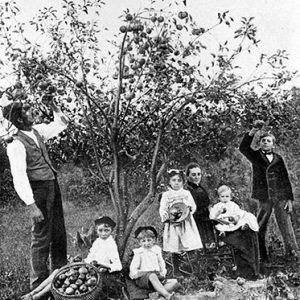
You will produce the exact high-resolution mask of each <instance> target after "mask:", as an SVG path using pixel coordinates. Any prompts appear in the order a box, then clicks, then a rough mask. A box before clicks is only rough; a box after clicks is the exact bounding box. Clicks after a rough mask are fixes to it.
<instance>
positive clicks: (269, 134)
mask: <svg viewBox="0 0 300 300" xmlns="http://www.w3.org/2000/svg"><path fill="white" fill-rule="evenodd" d="M266 136H269V137H271V138H272V140H273V143H274V144H275V142H276V138H275V136H274V134H273V133H271V132H269V131H268V132H263V133H262V134H261V135H260V136H259V141H261V139H263V138H264V137H266Z"/></svg>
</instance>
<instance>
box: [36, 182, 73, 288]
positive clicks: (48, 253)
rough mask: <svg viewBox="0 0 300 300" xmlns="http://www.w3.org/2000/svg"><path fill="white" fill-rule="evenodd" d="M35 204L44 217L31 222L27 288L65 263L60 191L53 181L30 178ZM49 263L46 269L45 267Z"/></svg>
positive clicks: (40, 281) (64, 238)
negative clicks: (39, 220)
mask: <svg viewBox="0 0 300 300" xmlns="http://www.w3.org/2000/svg"><path fill="white" fill-rule="evenodd" d="M30 184H31V188H32V191H33V195H34V199H35V203H36V205H37V207H38V208H39V209H40V210H41V212H42V213H43V215H44V220H43V221H41V222H39V223H34V224H32V229H31V272H30V288H31V289H32V290H33V289H35V288H36V287H37V286H38V285H39V284H40V283H42V282H43V281H44V280H45V279H46V278H47V277H48V276H49V274H50V273H51V272H52V271H53V270H55V269H57V268H60V267H62V266H64V265H65V264H66V263H67V238H66V229H65V222H64V214H63V207H62V201H61V193H60V189H59V185H58V182H57V180H48V181H34V182H33V181H32V182H31V183H30ZM48 266H49V268H48Z"/></svg>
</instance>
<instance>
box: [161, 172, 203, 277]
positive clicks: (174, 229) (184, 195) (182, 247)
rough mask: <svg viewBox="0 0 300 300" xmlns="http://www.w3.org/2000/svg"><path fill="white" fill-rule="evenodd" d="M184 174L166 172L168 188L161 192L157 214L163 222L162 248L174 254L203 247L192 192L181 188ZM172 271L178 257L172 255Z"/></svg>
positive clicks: (175, 267)
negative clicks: (195, 218) (195, 217)
mask: <svg viewBox="0 0 300 300" xmlns="http://www.w3.org/2000/svg"><path fill="white" fill-rule="evenodd" d="M183 180H184V175H183V173H182V172H180V171H179V170H174V169H173V170H170V171H169V172H168V184H169V187H170V189H169V190H168V191H166V192H164V193H162V198H161V201H160V208H159V214H160V217H161V221H162V222H163V223H164V234H163V250H164V251H166V252H171V253H174V254H176V253H177V254H179V253H183V252H185V251H191V250H195V249H200V248H203V245H202V242H201V238H200V235H199V232H198V228H197V225H196V222H195V220H194V218H193V213H194V212H195V210H196V204H195V201H194V199H193V196H192V194H191V193H190V192H189V191H188V190H185V189H183ZM173 261H174V271H175V272H176V270H178V265H177V262H178V257H176V255H173Z"/></svg>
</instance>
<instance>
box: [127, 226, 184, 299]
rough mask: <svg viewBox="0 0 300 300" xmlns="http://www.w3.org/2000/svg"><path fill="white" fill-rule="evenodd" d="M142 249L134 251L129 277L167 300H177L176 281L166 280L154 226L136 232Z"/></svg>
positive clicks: (141, 228)
mask: <svg viewBox="0 0 300 300" xmlns="http://www.w3.org/2000/svg"><path fill="white" fill-rule="evenodd" d="M135 237H136V238H137V240H138V242H139V244H140V246H141V247H140V248H137V249H134V250H133V252H134V256H133V259H132V262H131V264H130V273H129V276H130V278H131V279H133V280H134V281H135V284H136V285H137V286H138V287H140V288H143V289H149V290H151V289H154V290H155V291H157V292H158V293H159V294H160V295H162V296H163V297H164V298H165V299H167V300H170V299H172V300H175V295H174V293H171V291H174V290H175V289H176V288H177V287H178V286H179V283H178V282H177V280H176V279H168V280H166V279H165V276H166V274H167V270H166V265H165V261H164V259H163V257H162V251H161V248H160V247H159V246H158V245H156V244H155V243H156V239H157V232H156V230H155V228H154V227H152V226H143V227H139V228H138V229H137V230H136V231H135Z"/></svg>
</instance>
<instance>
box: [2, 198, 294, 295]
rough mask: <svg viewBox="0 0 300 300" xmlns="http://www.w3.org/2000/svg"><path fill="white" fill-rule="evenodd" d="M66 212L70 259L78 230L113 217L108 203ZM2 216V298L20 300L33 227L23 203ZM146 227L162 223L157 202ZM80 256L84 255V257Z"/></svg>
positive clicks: (69, 206)
mask: <svg viewBox="0 0 300 300" xmlns="http://www.w3.org/2000/svg"><path fill="white" fill-rule="evenodd" d="M64 211H65V221H66V227H67V232H68V253H69V254H70V255H71V256H73V255H75V254H78V252H77V251H78V250H76V249H75V247H74V245H73V244H72V237H74V236H75V233H76V231H77V230H78V231H81V230H82V228H84V229H88V228H89V227H90V225H91V224H92V221H93V220H94V219H95V218H96V217H98V216H100V215H104V214H107V215H110V216H111V217H113V215H111V211H110V209H109V205H108V204H107V203H106V204H105V202H103V203H102V204H99V205H94V206H89V205H82V203H81V205H80V206H76V205H75V204H74V202H69V201H65V202H64ZM0 216H1V219H0V236H1V244H0V299H1V300H2V299H6V298H11V299H17V297H18V296H20V295H22V294H24V293H26V292H27V291H28V288H29V257H30V256H29V247H30V227H31V224H30V220H29V215H28V212H27V210H26V207H24V206H22V205H21V204H20V205H19V206H18V207H14V208H8V207H7V208H2V209H0ZM145 224H147V225H149V224H151V225H155V226H156V227H158V224H160V221H159V217H158V203H154V204H153V205H152V206H151V208H150V209H149V210H148V211H147V212H146V214H145V215H144V216H143V218H141V221H140V223H139V224H138V225H145ZM273 226H274V224H273V222H271V226H270V228H271V229H272V227H273ZM159 230H162V228H161V227H160V228H159ZM298 233H299V232H298ZM160 242H161V241H160ZM133 246H134V240H133V239H131V240H130V243H129V247H130V248H132V247H133ZM79 254H80V253H79ZM81 254H82V255H83V256H85V254H83V253H81ZM274 260H275V261H276V258H274ZM292 265H293V264H292ZM292 265H291V266H289V267H288V266H287V267H280V268H278V267H277V269H276V268H273V269H268V270H266V273H268V274H272V273H273V274H276V272H278V271H281V272H285V271H286V270H287V268H290V267H293V266H292ZM290 274H293V276H294V277H295V276H296V279H295V278H294V279H293V280H296V284H298V283H299V285H300V272H299V276H298V275H297V274H296V273H295V270H294V268H293V270H291V271H290ZM295 274H296V275H295ZM202 275H203V274H202ZM225 275H226V274H225ZM198 277H199V276H198ZM274 278H275V277H274ZM280 280H281V279H280ZM287 283H289V279H288V280H287ZM202 286H203V285H202ZM274 286H275V285H274ZM198 287H199V282H198V280H197V278H188V279H187V280H186V282H185V288H186V290H187V291H190V292H192V290H197V288H198ZM274 289H275V288H274ZM279 292H280V291H279ZM279 292H278V293H279ZM270 299H272V298H270ZM279 299H280V298H279ZM283 299H284V298H283Z"/></svg>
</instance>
